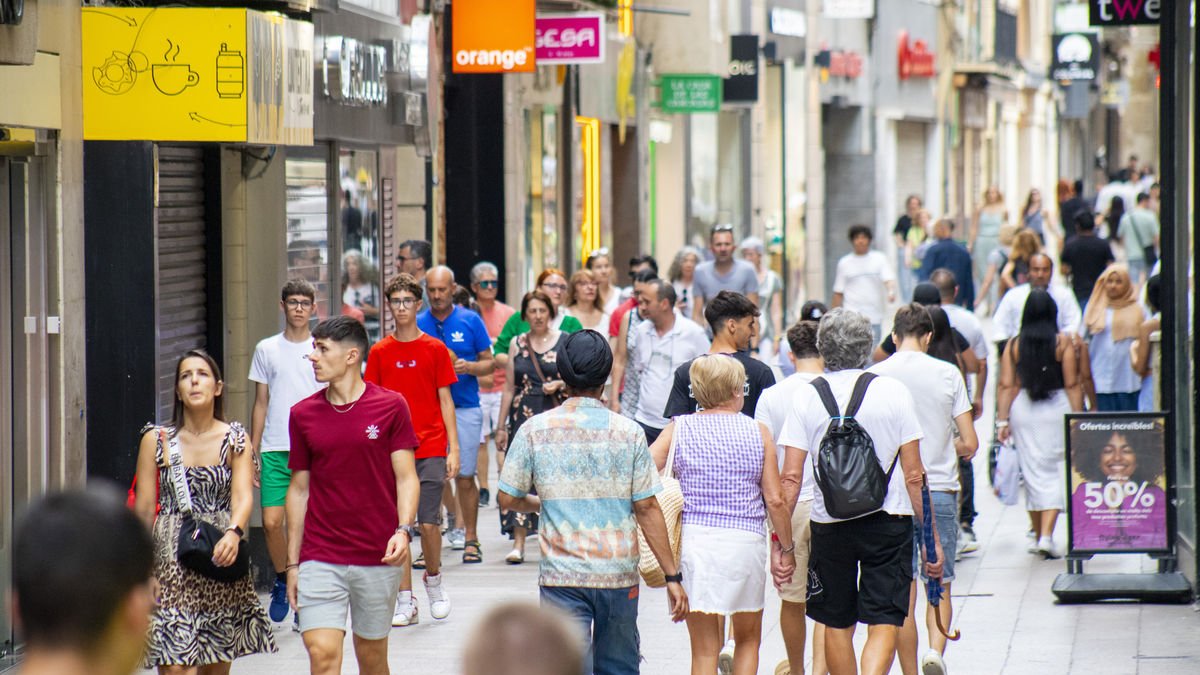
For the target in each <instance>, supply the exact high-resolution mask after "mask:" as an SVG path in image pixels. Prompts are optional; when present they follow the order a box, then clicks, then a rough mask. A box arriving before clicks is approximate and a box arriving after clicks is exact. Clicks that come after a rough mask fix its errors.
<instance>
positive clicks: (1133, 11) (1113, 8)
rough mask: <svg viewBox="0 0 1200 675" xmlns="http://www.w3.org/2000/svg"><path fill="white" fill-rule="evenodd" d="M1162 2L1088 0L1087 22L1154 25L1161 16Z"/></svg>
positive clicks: (1157, 0) (1097, 24) (1149, 0)
mask: <svg viewBox="0 0 1200 675" xmlns="http://www.w3.org/2000/svg"><path fill="white" fill-rule="evenodd" d="M1163 4H1164V3H1163V2H1162V0H1088V19H1089V20H1088V23H1090V24H1091V25H1093V26H1140V25H1155V24H1157V23H1158V22H1159V18H1160V17H1161V16H1162V6H1163ZM1167 4H1170V3H1167Z"/></svg>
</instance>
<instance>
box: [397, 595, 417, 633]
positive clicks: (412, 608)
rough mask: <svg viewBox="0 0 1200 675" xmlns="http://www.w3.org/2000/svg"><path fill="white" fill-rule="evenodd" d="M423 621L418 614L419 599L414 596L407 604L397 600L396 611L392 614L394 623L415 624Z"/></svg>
mask: <svg viewBox="0 0 1200 675" xmlns="http://www.w3.org/2000/svg"><path fill="white" fill-rule="evenodd" d="M418 623H421V617H420V616H419V615H418V614H417V599H416V598H413V599H412V600H410V601H409V603H408V604H407V605H404V604H402V603H400V602H399V601H397V602H396V611H395V613H393V614H392V625H393V626H396V627H397V628H398V627H401V626H415V625H417V624H418Z"/></svg>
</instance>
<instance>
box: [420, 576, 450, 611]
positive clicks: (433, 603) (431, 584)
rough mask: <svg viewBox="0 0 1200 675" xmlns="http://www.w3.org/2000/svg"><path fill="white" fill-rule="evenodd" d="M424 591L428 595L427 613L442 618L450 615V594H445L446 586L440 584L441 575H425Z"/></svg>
mask: <svg viewBox="0 0 1200 675" xmlns="http://www.w3.org/2000/svg"><path fill="white" fill-rule="evenodd" d="M424 579H425V592H426V593H427V594H428V595H429V613H430V614H431V615H433V618H435V619H444V618H446V617H448V616H450V596H449V595H447V594H446V587H445V586H443V585H442V575H440V574H439V575H437V576H434V577H431V576H429V575H428V574H426V575H425V577H424Z"/></svg>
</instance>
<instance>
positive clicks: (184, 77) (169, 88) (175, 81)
mask: <svg viewBox="0 0 1200 675" xmlns="http://www.w3.org/2000/svg"><path fill="white" fill-rule="evenodd" d="M150 76H151V78H153V80H154V87H155V88H156V89H158V90H159V91H160V92H162V93H164V94H166V95H167V96H178V95H179V94H182V93H183V90H185V89H187V88H188V87H194V86H196V85H197V84H199V83H200V73H197V72H196V71H194V70H192V67H191V66H189V65H187V64H185V63H156V64H154V65H153V66H151V67H150Z"/></svg>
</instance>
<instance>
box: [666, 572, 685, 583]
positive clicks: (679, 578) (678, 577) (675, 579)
mask: <svg viewBox="0 0 1200 675" xmlns="http://www.w3.org/2000/svg"><path fill="white" fill-rule="evenodd" d="M663 581H666V582H667V583H668V584H670V583H676V584H682V583H683V572H676V573H675V574H664V575H663Z"/></svg>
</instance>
